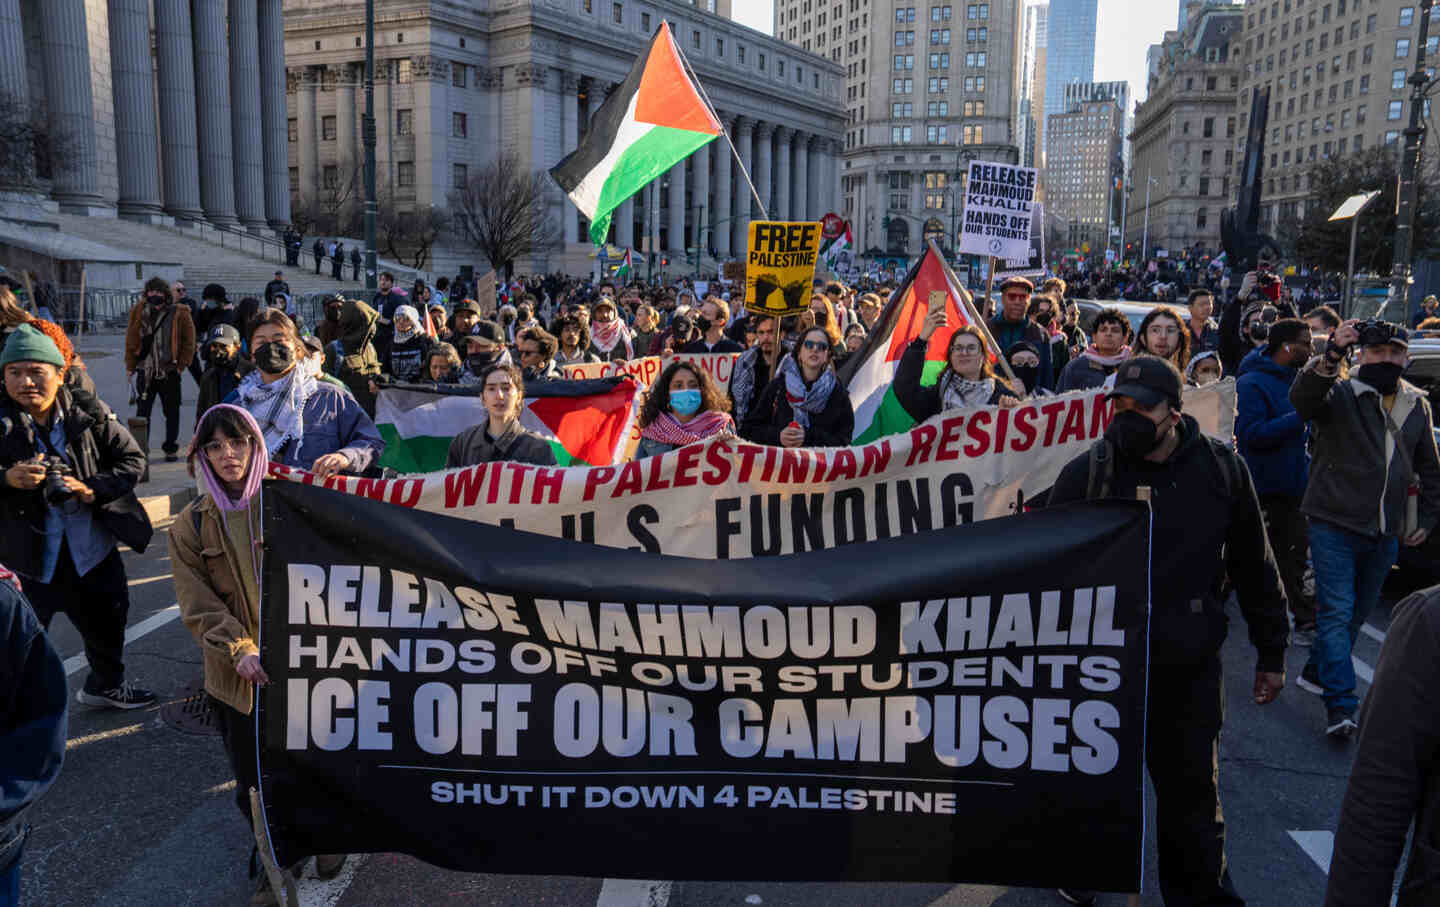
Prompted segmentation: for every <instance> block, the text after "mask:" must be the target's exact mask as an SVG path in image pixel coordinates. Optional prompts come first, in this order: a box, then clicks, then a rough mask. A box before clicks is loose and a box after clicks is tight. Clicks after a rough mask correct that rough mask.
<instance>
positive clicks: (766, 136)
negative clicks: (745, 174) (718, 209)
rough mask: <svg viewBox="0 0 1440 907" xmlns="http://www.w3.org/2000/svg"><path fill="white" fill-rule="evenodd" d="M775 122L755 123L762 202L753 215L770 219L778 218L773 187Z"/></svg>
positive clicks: (757, 183)
mask: <svg viewBox="0 0 1440 907" xmlns="http://www.w3.org/2000/svg"><path fill="white" fill-rule="evenodd" d="M774 139H775V124H774V123H757V124H756V125H755V152H754V153H755V169H754V171H752V172H753V173H754V179H755V188H756V189H759V190H760V204H759V205H756V206H755V208H756V209H760V210H753V213H752V215H751V216H752V217H766V218H768V219H769V220H776V219H777V218H776V216H775V193H774V192H773V191H772V189H771V183H772V182H773V180H772V176H773V171H774V161H775V157H774V147H773V146H774Z"/></svg>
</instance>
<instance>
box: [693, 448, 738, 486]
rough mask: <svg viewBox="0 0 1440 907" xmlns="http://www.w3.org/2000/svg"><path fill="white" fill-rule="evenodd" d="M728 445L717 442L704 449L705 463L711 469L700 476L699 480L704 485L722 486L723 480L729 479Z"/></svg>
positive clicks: (729, 451)
mask: <svg viewBox="0 0 1440 907" xmlns="http://www.w3.org/2000/svg"><path fill="white" fill-rule="evenodd" d="M730 453H731V450H730V445H729V444H727V443H726V442H724V441H717V442H715V443H714V444H711V445H709V446H708V447H706V448H705V462H706V463H709V464H710V465H711V466H712V467H714V468H713V469H707V470H705V471H704V472H702V473H701V474H700V480H701V481H702V482H704V483H705V484H706V485H723V484H724V483H725V480H726V479H728V478H730V458H729V456H728V454H730Z"/></svg>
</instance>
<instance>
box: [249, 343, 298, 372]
mask: <svg viewBox="0 0 1440 907" xmlns="http://www.w3.org/2000/svg"><path fill="white" fill-rule="evenodd" d="M253 355H254V358H255V367H256V368H258V369H260V371H262V372H265V373H266V374H268V375H283V374H284V373H285V372H287V371H289V369H290V367H291V366H292V365H294V364H295V351H294V350H293V349H291V348H290V344H288V343H285V342H283V341H277V342H273V343H262V344H260V345H259V346H257V347H255V350H254V353H253Z"/></svg>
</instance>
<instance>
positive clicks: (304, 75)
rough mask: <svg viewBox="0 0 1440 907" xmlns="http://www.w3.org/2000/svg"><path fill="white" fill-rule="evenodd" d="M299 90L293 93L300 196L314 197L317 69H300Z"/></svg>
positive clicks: (317, 176) (317, 179) (317, 169)
mask: <svg viewBox="0 0 1440 907" xmlns="http://www.w3.org/2000/svg"><path fill="white" fill-rule="evenodd" d="M299 77H300V90H299V92H298V93H297V94H296V96H295V155H296V157H297V159H298V160H299V164H300V198H301V199H306V198H314V197H315V196H316V195H317V194H318V193H319V191H320V166H319V163H320V161H319V150H320V149H319V145H320V135H319V133H318V131H317V130H316V128H315V127H316V125H317V123H316V120H317V117H316V116H315V89H316V87H317V85H318V84H319V81H320V75H319V72H318V71H317V70H316V69H314V68H313V67H310V66H306V67H304V68H303V69H301V70H300V72H299Z"/></svg>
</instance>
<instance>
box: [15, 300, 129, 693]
mask: <svg viewBox="0 0 1440 907" xmlns="http://www.w3.org/2000/svg"><path fill="white" fill-rule="evenodd" d="M0 371H3V375H4V382H5V385H4V392H3V394H0V539H3V542H0V546H3V548H0V550H3V551H4V557H5V562H6V564H7V565H8V566H9V567H10V568H11V569H13V570H14V571H15V572H16V573H18V574H19V575H20V579H21V585H22V586H23V587H24V590H25V595H26V597H28V598H29V599H30V604H31V605H32V606H33V607H34V609H35V613H36V616H38V617H39V618H40V623H41V625H42V626H45V627H47V628H48V627H49V625H50V620H51V619H52V618H53V617H54V616H55V614H56V612H59V611H64V612H65V614H66V615H67V616H68V617H69V618H70V622H71V623H72V624H74V625H75V629H76V630H78V631H79V632H80V636H81V638H82V639H83V640H84V643H85V657H86V658H87V659H88V660H89V662H90V676H89V677H87V678H86V679H85V685H84V687H83V688H82V689H81V690H80V691H79V693H77V694H76V699H77V700H78V701H79V702H81V703H83V704H85V705H104V706H111V707H114V708H120V709H134V708H141V707H143V706H147V705H151V704H152V703H154V702H155V695H154V694H153V693H151V692H150V691H149V690H145V689H142V688H140V687H137V686H134V685H132V684H130V683H128V682H127V681H126V680H125V665H124V662H123V660H122V658H121V651H122V649H123V648H124V646H125V622H126V618H127V616H128V614H129V611H130V593H129V588H128V584H127V582H126V578H125V564H124V562H123V561H122V560H121V559H120V549H119V547H118V545H117V542H123V543H125V544H126V545H129V546H130V547H131V548H132V549H133V550H135V551H137V552H143V551H144V550H145V547H146V546H147V545H148V544H149V543H150V536H151V534H152V532H153V530H152V529H151V526H150V518H149V517H148V516H146V514H145V510H144V509H143V508H142V507H141V506H140V501H139V499H137V498H136V497H135V491H134V489H135V483H136V482H137V481H138V480H139V478H140V474H141V473H142V472H143V471H144V469H145V454H144V452H143V451H141V450H140V446H139V445H138V444H136V443H135V439H134V438H133V437H131V436H130V433H129V432H128V431H126V430H125V428H124V426H122V425H121V424H120V422H119V420H118V419H116V418H115V414H114V413H112V412H111V411H110V409H109V408H108V407H107V406H105V404H104V403H102V402H101V401H100V400H99V399H97V398H95V397H93V396H91V395H90V394H87V393H85V392H84V391H80V390H74V391H72V390H71V389H69V388H67V387H65V386H64V372H65V360H64V358H63V357H62V356H61V355H60V350H59V348H58V347H56V346H55V343H54V341H52V340H51V339H50V338H49V337H47V336H45V335H44V334H42V333H41V332H40V331H38V330H36V329H35V328H33V327H31V326H30V325H22V326H21V327H19V328H18V329H17V330H16V331H15V332H14V333H13V334H11V335H10V339H9V340H7V341H6V343H5V348H4V350H3V352H0Z"/></svg>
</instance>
